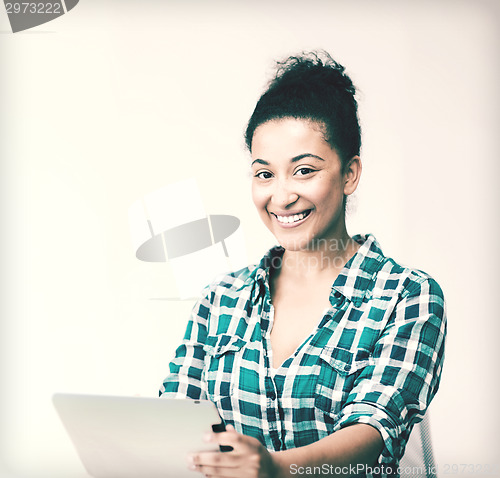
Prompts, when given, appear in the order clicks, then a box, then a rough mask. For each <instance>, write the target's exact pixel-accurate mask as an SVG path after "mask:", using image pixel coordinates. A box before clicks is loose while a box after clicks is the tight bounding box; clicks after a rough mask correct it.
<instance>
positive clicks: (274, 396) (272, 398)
mask: <svg viewBox="0 0 500 478" xmlns="http://www.w3.org/2000/svg"><path fill="white" fill-rule="evenodd" d="M268 397H269V398H270V399H271V400H276V394H275V393H274V392H270V393H269V395H268Z"/></svg>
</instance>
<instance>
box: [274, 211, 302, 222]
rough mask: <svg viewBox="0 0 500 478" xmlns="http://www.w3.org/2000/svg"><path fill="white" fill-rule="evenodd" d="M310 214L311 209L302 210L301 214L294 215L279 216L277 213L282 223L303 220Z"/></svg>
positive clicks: (277, 217)
mask: <svg viewBox="0 0 500 478" xmlns="http://www.w3.org/2000/svg"><path fill="white" fill-rule="evenodd" d="M308 214H309V211H305V212H301V213H300V214H294V215H293V216H278V215H277V214H275V216H276V219H277V220H278V222H281V223H282V224H291V223H293V222H297V221H301V220H302V219H304V218H305V217H306V216H307V215H308Z"/></svg>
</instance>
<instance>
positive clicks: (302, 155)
mask: <svg viewBox="0 0 500 478" xmlns="http://www.w3.org/2000/svg"><path fill="white" fill-rule="evenodd" d="M304 158H316V159H320V160H321V161H324V159H323V158H322V157H321V156H317V155H316V154H312V153H304V154H299V155H298V156H294V157H293V158H292V159H291V161H290V162H291V163H296V162H297V161H300V160H301V159H304Z"/></svg>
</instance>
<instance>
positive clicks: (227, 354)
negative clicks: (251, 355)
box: [203, 335, 245, 402]
mask: <svg viewBox="0 0 500 478" xmlns="http://www.w3.org/2000/svg"><path fill="white" fill-rule="evenodd" d="M244 344H245V341H244V340H242V339H241V338H240V337H235V336H231V335H217V336H208V337H207V340H206V342H205V345H204V346H203V350H204V351H205V353H206V356H205V371H204V373H205V380H206V383H207V393H208V397H209V398H210V400H212V401H214V402H216V401H220V400H221V399H223V398H224V397H230V396H231V395H232V394H233V392H234V388H235V383H236V376H237V370H238V367H239V362H240V358H241V349H242V347H243V345H244Z"/></svg>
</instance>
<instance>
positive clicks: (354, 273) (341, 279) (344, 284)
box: [245, 234, 386, 307]
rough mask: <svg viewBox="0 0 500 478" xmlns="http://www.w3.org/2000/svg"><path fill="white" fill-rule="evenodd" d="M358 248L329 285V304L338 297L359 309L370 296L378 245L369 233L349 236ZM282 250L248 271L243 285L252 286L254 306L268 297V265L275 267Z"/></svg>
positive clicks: (378, 257)
mask: <svg viewBox="0 0 500 478" xmlns="http://www.w3.org/2000/svg"><path fill="white" fill-rule="evenodd" d="M353 240H355V241H356V242H357V243H358V244H360V247H359V249H358V251H357V252H356V253H355V254H354V255H353V256H352V257H351V259H349V261H348V262H347V263H346V264H345V266H344V267H343V269H342V271H341V272H340V274H339V275H338V276H337V278H336V279H335V281H334V283H333V284H332V292H331V294H330V301H332V300H334V299H333V297H334V295H335V296H338V294H335V292H338V293H340V294H342V295H343V296H344V297H345V298H346V299H349V300H350V301H351V302H353V303H354V305H355V306H356V307H359V306H360V305H361V304H362V302H363V299H364V298H365V297H366V296H367V295H369V294H371V291H372V289H373V286H374V281H373V278H374V276H375V274H376V273H377V271H378V270H379V269H380V268H381V267H382V264H383V263H384V262H385V259H386V258H385V256H384V254H383V253H382V250H381V248H380V245H379V243H378V242H377V240H376V239H375V236H373V235H372V234H366V235H360V234H358V235H356V236H353ZM283 252H284V249H283V247H281V246H275V247H273V248H271V249H269V251H268V252H267V253H266V254H265V255H264V257H263V258H262V260H261V261H260V263H259V264H258V265H257V266H256V267H255V269H254V270H253V271H252V272H251V274H250V275H249V277H248V278H247V280H246V281H245V285H247V286H248V285H253V290H252V300H253V302H254V303H256V302H257V301H258V300H259V298H260V297H261V296H265V295H267V294H269V271H270V268H271V267H272V266H274V267H275V266H276V265H278V263H279V261H281V258H282V257H283Z"/></svg>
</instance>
